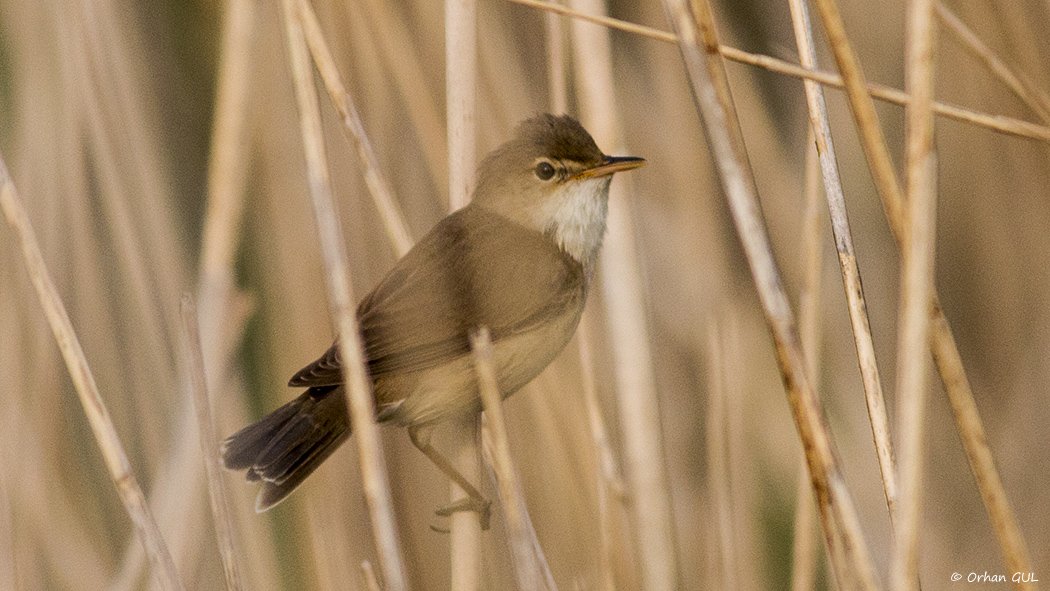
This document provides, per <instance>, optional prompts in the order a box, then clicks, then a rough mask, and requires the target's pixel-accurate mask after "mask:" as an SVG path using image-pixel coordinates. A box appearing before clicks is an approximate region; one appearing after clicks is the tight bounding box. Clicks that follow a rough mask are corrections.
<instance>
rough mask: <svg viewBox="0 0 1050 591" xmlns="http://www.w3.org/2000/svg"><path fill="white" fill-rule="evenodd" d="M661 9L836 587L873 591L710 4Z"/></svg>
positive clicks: (680, 2)
mask: <svg viewBox="0 0 1050 591" xmlns="http://www.w3.org/2000/svg"><path fill="white" fill-rule="evenodd" d="M665 6H666V8H667V12H668V16H669V17H670V18H671V21H672V23H673V25H674V28H675V31H676V32H677V34H678V36H679V39H680V43H679V47H680V48H681V52H682V57H683V61H684V64H685V68H686V73H687V74H688V77H689V79H690V82H691V83H692V89H693V96H694V98H695V100H696V104H697V109H698V110H699V112H700V115H701V119H702V120H703V122H704V128H705V131H706V136H707V139H708V143H709V144H710V146H711V151H712V154H713V156H714V159H715V163H716V165H717V168H718V171H719V175H720V178H721V181H722V186H723V189H724V191H725V193H726V196H727V198H728V201H729V207H730V210H731V212H732V215H733V220H734V223H735V224H736V227H737V232H738V234H739V236H740V240H741V242H742V244H743V247H744V253H745V255H746V257H747V260H748V264H749V266H750V268H751V273H752V276H753V278H754V282H755V286H756V288H757V290H758V295H759V299H760V300H761V302H762V307H763V310H764V311H765V315H766V320H767V323H768V324H769V328H770V332H771V333H772V336H773V339H774V341H775V344H776V353H777V361H778V364H779V366H780V371H781V376H782V378H783V381H784V386H785V390H786V394H787V398H788V403H789V405H790V406H791V410H792V414H793V416H794V419H795V424H796V428H797V429H798V433H799V437H800V439H801V440H802V444H803V449H804V450H805V452H806V460H807V464H808V466H809V472H810V478H811V480H812V484H813V488H814V491H815V492H816V495H817V502H818V505H819V507H820V512H821V517H822V524H823V526H824V536H825V540H826V541H827V544H828V548H829V557H830V559H831V563H832V566H833V567H834V570H835V575H836V579H837V581H838V584H839V588H840V589H844V590H845V589H875V588H876V587H875V580H874V571H873V570H872V567H871V563H870V560H869V559H868V555H867V548H866V545H865V543H864V538H863V534H862V533H861V531H860V524H859V521H858V518H857V515H856V513H855V512H854V509H853V502H852V500H851V499H850V494H849V491H848V490H847V489H846V486H845V482H844V480H843V477H842V474H841V471H840V469H839V466H838V459H837V458H836V456H835V452H834V444H833V440H832V436H831V433H830V431H829V429H828V426H827V424H826V423H825V421H824V416H823V411H822V409H821V406H820V402H819V400H818V399H817V396H816V392H815V389H814V388H813V386H812V383H811V381H810V377H809V372H808V371H807V369H806V365H805V356H804V355H803V353H802V347H801V344H800V343H799V336H798V329H797V326H796V324H795V320H794V317H793V315H792V312H791V306H790V304H789V303H788V298H787V294H786V293H784V289H783V285H782V283H781V281H780V274H779V272H778V270H777V267H776V263H775V261H774V259H773V253H772V251H771V249H770V244H769V237H768V236H767V235H766V232H765V226H764V222H763V220H762V214H761V209H760V207H759V204H758V200H757V197H756V191H755V188H754V184H753V177H752V175H751V173H750V170H749V168H748V162H747V155H746V152H745V151H744V146H743V139H742V137H741V136H740V134H739V127H738V126H739V122H738V120H737V118H736V115H735V109H734V107H733V104H732V98H731V96H730V94H729V86H728V81H727V79H726V77H725V70H724V65H723V63H722V61H721V59H720V55H719V53H718V41H717V36H716V33H715V28H714V23H713V20H712V16H711V12H710V10H711V9H710V6H709V5H707V4H706V3H703V2H696V3H694V4H693V6H692V8H690V6H689V5H687V4H686V2H685V0H668V1H667V2H666V4H665ZM694 10H695V11H696V12H694ZM701 44H702V45H701Z"/></svg>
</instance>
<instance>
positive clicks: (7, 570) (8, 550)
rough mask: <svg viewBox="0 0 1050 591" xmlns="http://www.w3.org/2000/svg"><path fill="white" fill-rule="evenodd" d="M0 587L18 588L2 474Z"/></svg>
mask: <svg viewBox="0 0 1050 591" xmlns="http://www.w3.org/2000/svg"><path fill="white" fill-rule="evenodd" d="M0 587H2V588H4V589H12V590H17V589H19V588H20V586H19V584H18V560H17V555H16V553H15V535H14V519H13V518H12V511H11V497H10V495H9V494H8V491H7V478H5V477H4V475H3V474H0Z"/></svg>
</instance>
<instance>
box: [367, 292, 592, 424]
mask: <svg viewBox="0 0 1050 591" xmlns="http://www.w3.org/2000/svg"><path fill="white" fill-rule="evenodd" d="M580 308H581V309H580V310H575V309H572V310H566V313H564V314H562V315H561V316H560V317H558V318H556V319H554V320H552V321H551V322H548V323H546V324H545V325H544V326H542V327H540V328H536V329H533V330H531V331H529V332H526V333H522V334H519V335H515V336H513V337H508V338H504V339H501V340H499V341H498V342H496V343H494V344H493V361H494V364H495V366H496V376H497V379H498V381H499V390H500V394H501V395H502V396H503V397H504V398H506V397H507V396H510V395H511V394H513V393H514V392H516V391H518V390H519V389H521V388H522V387H523V386H524V385H525V384H527V383H529V382H530V381H531V380H532V379H533V378H535V377H536V376H537V375H539V374H540V372H542V371H543V370H544V368H546V367H547V365H549V364H550V362H551V361H553V360H554V358H555V357H556V356H557V355H558V353H560V352H561V350H562V349H564V348H565V345H566V343H568V342H569V339H570V338H572V334H573V332H574V331H575V330H576V325H577V323H578V322H579V319H580V312H581V311H582V306H581V307H580ZM375 389H376V398H377V399H378V400H396V401H398V402H395V403H394V405H396V407H394V406H393V405H392V408H391V411H390V412H389V414H388V415H387V416H388V417H389V419H388V420H390V421H391V422H394V423H396V424H400V425H424V424H428V423H435V422H439V421H444V420H447V419H449V418H452V417H453V416H456V415H462V414H465V413H471V412H477V411H479V410H480V409H481V399H480V397H479V394H478V379H477V372H476V370H475V368H474V358H473V355H464V356H462V357H459V358H457V359H454V360H452V361H450V362H448V363H446V364H444V365H441V366H438V367H434V368H430V369H426V370H422V371H417V372H413V373H411V374H407V375H394V376H384V377H383V378H380V379H378V380H376V382H375ZM381 412H382V409H381Z"/></svg>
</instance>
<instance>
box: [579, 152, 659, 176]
mask: <svg viewBox="0 0 1050 591" xmlns="http://www.w3.org/2000/svg"><path fill="white" fill-rule="evenodd" d="M644 165H645V158H637V157H635V156H606V157H605V159H603V160H602V163H601V164H599V165H598V166H595V167H594V168H588V169H587V170H584V171H583V172H579V173H576V174H575V175H573V176H571V177H569V180H571V181H572V180H578V179H586V178H592V177H599V176H607V175H610V174H612V173H614V172H620V171H623V170H631V169H632V168H638V167H639V166H644Z"/></svg>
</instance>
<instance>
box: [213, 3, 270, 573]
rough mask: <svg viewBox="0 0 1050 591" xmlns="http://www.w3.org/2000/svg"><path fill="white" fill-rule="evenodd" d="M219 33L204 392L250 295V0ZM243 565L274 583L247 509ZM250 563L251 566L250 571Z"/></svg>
mask: <svg viewBox="0 0 1050 591" xmlns="http://www.w3.org/2000/svg"><path fill="white" fill-rule="evenodd" d="M223 6H224V12H223V30H222V34H221V37H222V39H221V48H220V57H219V67H218V77H217V80H216V91H215V115H214V118H213V121H212V130H211V148H210V151H209V159H208V181H207V182H208V200H207V208H206V210H205V214H204V222H203V231H202V237H201V254H200V269H199V271H198V288H197V299H198V302H199V306H198V314H199V325H200V327H201V349H202V352H203V356H204V359H205V363H204V365H205V370H206V371H205V375H206V378H207V386H208V391H209V392H221V391H223V388H224V387H225V385H226V384H227V383H228V378H229V375H230V372H231V371H232V368H231V367H230V365H231V364H230V362H231V360H233V359H234V358H235V355H234V350H235V349H236V347H237V345H238V343H239V342H240V341H241V338H242V336H243V331H244V326H245V321H246V320H247V317H248V314H249V312H250V307H251V306H250V300H249V299H248V298H247V297H246V296H244V295H243V294H242V293H240V292H239V290H238V289H237V287H236V269H235V265H236V258H237V249H238V244H239V243H240V241H241V239H242V238H241V226H242V222H243V219H244V206H245V185H246V181H247V169H248V164H247V159H248V158H247V151H248V150H247V144H248V137H247V136H248V133H247V129H246V128H247V124H246V119H247V109H248V107H247V105H248V96H249V93H250V89H251V59H250V57H251V50H252V41H253V39H254V31H255V28H256V17H257V14H256V11H257V8H256V6H255V3H254V2H253V1H252V0H228V1H227V2H224V3H223ZM217 402H218V410H217V411H216V412H217V414H218V416H220V417H227V418H232V419H235V420H236V423H237V424H245V423H247V414H248V413H247V412H246V410H245V408H244V398H243V397H238V396H221V397H218V398H217ZM236 516H237V517H238V525H239V526H240V527H241V531H242V532H243V535H242V537H241V538H240V540H241V541H242V542H244V541H247V542H248V543H246V544H242V546H241V548H242V549H244V551H245V553H246V554H247V556H246V557H245V558H246V560H247V563H246V567H247V568H246V570H247V572H249V573H251V574H254V575H255V579H256V581H255V582H256V583H257V584H258V585H259V586H260V587H274V586H276V585H277V584H278V583H277V577H276V574H275V572H274V568H273V567H274V565H276V564H277V552H276V549H275V541H274V538H273V530H272V528H270V527H269V526H267V525H266V524H265V523H264V522H261V521H260V520H258V519H257V518H256V516H255V515H254V513H244V512H237V513H236ZM253 567H257V568H253Z"/></svg>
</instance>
